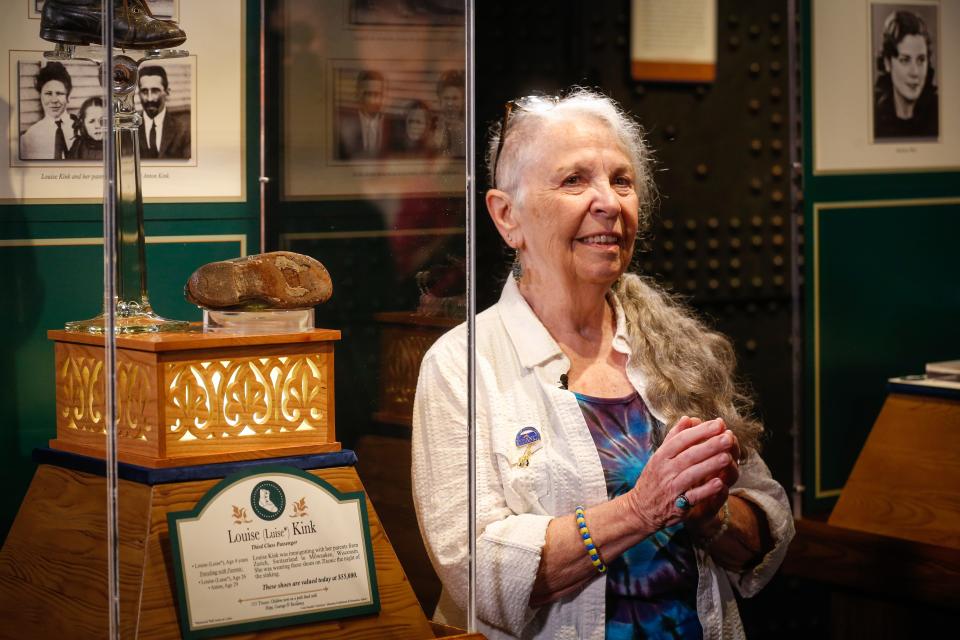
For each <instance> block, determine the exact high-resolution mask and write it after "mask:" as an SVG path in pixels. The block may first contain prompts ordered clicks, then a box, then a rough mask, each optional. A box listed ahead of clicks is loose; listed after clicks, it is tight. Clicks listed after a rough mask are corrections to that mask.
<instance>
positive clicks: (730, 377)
mask: <svg viewBox="0 0 960 640" xmlns="http://www.w3.org/2000/svg"><path fill="white" fill-rule="evenodd" d="M584 117H587V118H595V119H597V120H599V121H601V122H603V123H605V124H607V125H608V126H609V127H610V130H611V131H612V132H613V133H614V135H615V136H616V138H617V139H618V140H619V141H620V144H621V145H622V147H623V149H624V151H626V153H627V155H628V156H629V157H630V159H631V162H632V163H633V168H634V173H635V179H634V182H635V188H636V190H637V196H638V198H639V202H640V212H639V224H638V229H639V232H640V233H645V232H647V231H649V228H650V216H651V210H652V208H653V204H654V202H655V200H656V189H655V186H654V184H653V176H652V160H651V154H650V150H649V148H648V146H647V143H646V141H645V140H644V132H643V128H642V127H641V126H640V125H639V124H638V123H637V122H636V121H635V120H634V119H633V118H631V117H630V116H629V115H627V114H626V113H625V112H624V111H623V110H622V109H621V108H620V107H619V106H618V105H617V104H616V102H614V101H613V100H612V99H611V98H609V97H607V96H605V95H603V94H601V93H597V92H595V91H591V90H589V89H584V88H580V87H575V88H574V89H573V90H572V91H571V92H569V93H567V94H566V95H565V96H564V97H562V98H554V97H547V96H545V97H531V98H526V99H523V100H522V101H519V102H518V103H517V106H515V107H514V109H513V111H512V112H511V114H510V118H509V121H508V122H507V126H506V139H505V140H504V143H503V148H502V149H501V151H500V158H499V159H497V149H498V148H499V147H500V136H501V135H502V134H503V132H502V131H501V128H502V123H498V124H496V125H494V126H493V127H492V128H491V130H490V140H489V145H488V149H487V171H488V172H489V174H490V183H491V184H493V185H495V186H496V188H498V189H501V190H503V191H505V192H507V193H509V194H510V195H511V196H512V197H513V198H515V199H516V200H517V201H518V202H519V201H522V199H523V184H524V181H523V180H522V176H523V174H524V171H525V170H526V168H527V167H528V166H529V163H530V162H531V161H533V160H535V159H536V158H537V151H538V149H537V146H538V145H537V142H538V135H539V134H540V133H541V131H542V130H543V128H544V127H545V126H546V125H547V124H549V123H551V122H556V121H558V120H562V119H571V118H584ZM494 172H496V175H494ZM614 290H615V292H616V294H617V297H618V298H619V300H620V303H621V305H622V306H623V310H624V315H625V316H626V321H627V329H628V333H629V336H630V343H631V350H632V355H631V364H632V365H634V366H637V367H638V368H639V369H640V370H641V371H642V372H643V373H644V375H645V376H646V378H647V389H646V393H647V399H648V400H649V401H650V403H651V404H652V405H653V406H654V408H656V409H657V410H658V411H659V412H660V413H661V414H663V415H664V417H665V418H666V419H667V426H668V427H669V426H670V425H672V424H674V423H676V421H677V420H679V419H680V418H681V417H682V416H684V415H689V416H697V417H699V418H702V419H703V420H710V419H712V418H717V417H720V418H723V419H724V421H725V422H726V424H727V426H728V427H729V428H730V429H731V430H733V432H734V433H735V434H736V435H737V438H738V440H739V441H740V446H741V449H742V451H743V454H744V455H747V454H748V453H749V452H751V451H759V450H760V439H761V436H762V434H763V425H762V424H761V423H760V422H759V421H758V420H756V419H754V418H753V417H752V411H753V403H752V400H751V399H750V397H749V395H748V394H747V393H746V391H745V390H744V389H743V388H742V387H741V386H740V385H738V384H737V382H736V378H735V376H734V368H735V365H736V356H735V352H734V349H733V345H732V344H731V343H730V340H729V339H728V338H726V337H725V336H723V335H722V334H720V333H717V332H716V331H712V330H711V329H709V328H708V327H707V326H706V325H705V324H704V323H703V322H702V321H701V320H699V319H698V318H697V317H696V316H695V315H694V314H693V312H692V311H691V310H690V309H689V308H687V307H686V306H685V305H683V304H682V303H681V302H679V301H678V300H677V299H675V298H674V297H673V296H671V295H670V294H668V293H667V292H665V291H663V290H662V289H661V288H659V287H658V286H657V285H656V284H654V282H653V281H652V280H650V279H648V278H645V277H642V276H639V275H636V274H632V273H627V274H624V275H623V276H621V278H620V279H619V280H618V282H617V284H616V285H615V286H614ZM659 435H660V437H661V438H662V436H663V434H662V433H661V434H659Z"/></svg>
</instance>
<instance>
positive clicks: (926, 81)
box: [870, 3, 940, 143]
mask: <svg viewBox="0 0 960 640" xmlns="http://www.w3.org/2000/svg"><path fill="white" fill-rule="evenodd" d="M938 8H939V7H938V6H937V5H936V4H929V3H924V4H919V3H917V4H907V3H898V4H889V3H873V4H871V6H870V23H871V34H872V37H871V43H870V44H871V60H872V61H873V137H874V141H875V142H877V143H882V142H902V141H920V142H922V141H935V140H937V138H938V137H939V135H940V102H939V95H938V79H937V74H936V70H937V65H938V62H939V61H940V60H939V57H938V55H937V48H938V43H939V38H938V37H937V36H938V33H939V29H938V20H937V18H938V16H937V10H938Z"/></svg>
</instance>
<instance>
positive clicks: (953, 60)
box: [811, 0, 960, 174]
mask: <svg viewBox="0 0 960 640" xmlns="http://www.w3.org/2000/svg"><path fill="white" fill-rule="evenodd" d="M871 4H872V3H871V2H870V0H814V2H813V5H812V8H811V11H812V13H813V16H812V25H811V27H812V49H813V52H812V53H813V71H812V73H813V76H812V86H813V96H812V102H813V173H814V174H830V173H869V172H885V173H886V172H897V171H942V170H949V169H958V168H960V2H956V1H955V0H949V1H947V2H939V3H938V2H930V1H927V2H919V1H916V2H910V1H909V0H908V1H906V2H901V3H899V4H924V5H931V4H934V5H938V9H939V33H938V34H936V35H935V36H934V37H935V38H936V41H937V49H938V51H939V56H938V57H937V60H936V61H935V64H936V67H935V69H936V74H937V78H938V92H939V96H940V137H939V140H938V141H930V142H927V141H904V142H902V143H892V142H873V141H872V140H873V131H872V116H871V114H872V112H873V71H872V70H873V65H874V64H875V57H874V56H875V53H874V52H873V51H872V47H871V33H870V25H871V20H870V5H871Z"/></svg>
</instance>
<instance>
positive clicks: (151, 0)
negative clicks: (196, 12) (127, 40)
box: [26, 0, 179, 21]
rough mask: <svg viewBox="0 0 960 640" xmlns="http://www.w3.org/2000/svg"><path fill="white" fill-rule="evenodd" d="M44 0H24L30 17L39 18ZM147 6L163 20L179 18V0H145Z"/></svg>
mask: <svg viewBox="0 0 960 640" xmlns="http://www.w3.org/2000/svg"><path fill="white" fill-rule="evenodd" d="M45 1H46V0H26V2H27V5H28V7H29V8H28V11H29V15H30V17H31V18H39V17H40V11H41V10H42V9H43V3H44V2H45ZM146 3H147V8H149V9H150V13H152V14H153V15H155V16H156V17H158V18H163V19H164V20H173V21H177V20H179V12H178V11H177V5H178V4H179V0H146Z"/></svg>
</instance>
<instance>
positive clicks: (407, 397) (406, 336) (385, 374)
mask: <svg viewBox="0 0 960 640" xmlns="http://www.w3.org/2000/svg"><path fill="white" fill-rule="evenodd" d="M437 335H438V334H437V333H429V334H424V333H411V332H407V331H395V330H394V331H387V332H385V336H384V341H383V361H382V362H383V364H382V373H381V389H382V391H381V395H380V402H381V409H382V410H384V411H389V412H391V413H396V414H399V415H412V413H413V396H414V394H415V393H416V390H417V376H418V375H419V373H420V362H421V361H422V360H423V355H424V354H425V353H426V352H427V349H429V348H430V346H431V345H432V344H433V343H434V342H435V341H436V339H437ZM464 357H466V354H464Z"/></svg>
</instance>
